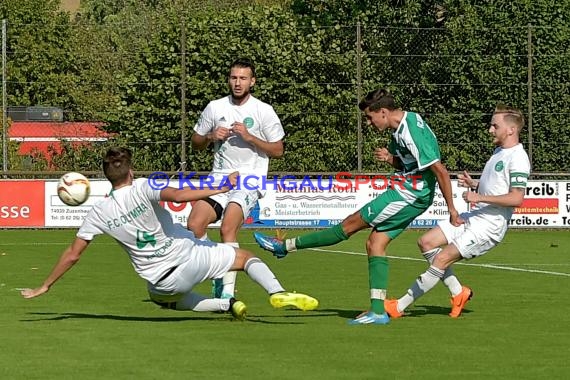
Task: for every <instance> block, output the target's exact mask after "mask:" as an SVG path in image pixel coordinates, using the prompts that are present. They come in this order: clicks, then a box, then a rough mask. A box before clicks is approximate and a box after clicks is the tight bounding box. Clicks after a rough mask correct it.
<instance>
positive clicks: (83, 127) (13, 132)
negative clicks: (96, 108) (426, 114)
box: [8, 121, 110, 139]
mask: <svg viewBox="0 0 570 380" xmlns="http://www.w3.org/2000/svg"><path fill="white" fill-rule="evenodd" d="M104 125H105V123H101V122H61V123H60V122H45V121H12V122H11V123H10V128H9V130H8V136H9V137H10V139H15V138H24V139H26V138H27V137H59V138H65V137H72V138H73V137H109V136H110V134H109V133H107V132H105V131H103V130H102V129H100V127H102V126H104Z"/></svg>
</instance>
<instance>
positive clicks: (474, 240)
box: [438, 213, 506, 260]
mask: <svg viewBox="0 0 570 380" xmlns="http://www.w3.org/2000/svg"><path fill="white" fill-rule="evenodd" d="M461 217H462V218H463V219H464V220H465V224H462V225H460V226H459V227H455V226H454V225H452V224H451V223H450V222H449V221H448V220H442V221H440V222H439V224H438V226H439V228H441V231H442V232H443V234H444V236H445V238H446V240H447V243H448V244H449V243H453V245H455V246H456V247H457V250H458V251H459V253H460V254H461V256H462V257H463V258H464V259H467V260H469V259H472V258H474V257H478V256H483V255H484V254H485V253H487V252H489V250H491V249H492V248H494V247H495V246H496V245H497V244H499V243H500V242H501V240H503V237H504V235H505V231H506V225H505V226H504V228H497V224H496V223H492V222H489V221H487V220H485V219H484V218H482V217H481V216H474V215H472V214H470V213H465V214H461ZM495 222H496V221H495Z"/></svg>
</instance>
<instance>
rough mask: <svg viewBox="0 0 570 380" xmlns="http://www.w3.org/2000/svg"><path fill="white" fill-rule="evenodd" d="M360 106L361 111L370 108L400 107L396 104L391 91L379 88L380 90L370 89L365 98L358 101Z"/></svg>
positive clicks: (374, 109)
mask: <svg viewBox="0 0 570 380" xmlns="http://www.w3.org/2000/svg"><path fill="white" fill-rule="evenodd" d="M358 108H360V110H361V111H364V110H365V109H367V108H368V109H369V110H370V111H378V110H379V109H380V108H387V109H389V110H395V109H398V108H399V107H398V106H397V105H396V101H395V100H394V96H393V95H392V94H391V93H390V91H388V90H386V89H384V88H379V89H378V90H374V91H370V92H369V93H368V94H367V95H366V96H365V97H364V99H362V100H361V101H360V103H358Z"/></svg>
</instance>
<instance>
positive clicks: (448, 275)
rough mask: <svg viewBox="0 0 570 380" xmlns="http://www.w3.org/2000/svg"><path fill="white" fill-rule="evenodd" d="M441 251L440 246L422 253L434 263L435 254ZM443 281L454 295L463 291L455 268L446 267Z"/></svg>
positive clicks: (429, 261) (428, 260)
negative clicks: (454, 271) (454, 270)
mask: <svg viewBox="0 0 570 380" xmlns="http://www.w3.org/2000/svg"><path fill="white" fill-rule="evenodd" d="M440 252H441V248H439V247H438V248H435V249H432V250H430V251H427V252H424V253H422V255H424V258H425V259H426V260H427V262H428V263H430V265H431V264H433V259H434V258H435V256H436V255H437V254H438V253H440ZM442 281H443V283H444V284H445V286H447V288H448V289H449V292H450V293H451V296H452V297H455V296H456V295H458V294H459V293H461V290H462V286H461V283H460V282H459V279H458V278H457V277H456V276H455V273H453V269H451V267H448V268H447V269H445V272H444V273H443V279H442Z"/></svg>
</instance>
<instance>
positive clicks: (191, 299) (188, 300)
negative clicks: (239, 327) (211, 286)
mask: <svg viewBox="0 0 570 380" xmlns="http://www.w3.org/2000/svg"><path fill="white" fill-rule="evenodd" d="M229 309H230V300H229V299H221V298H207V297H204V296H203V295H201V294H198V293H193V292H188V293H185V294H184V296H183V297H182V299H181V300H180V301H178V302H176V310H193V311H228V310H229Z"/></svg>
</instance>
